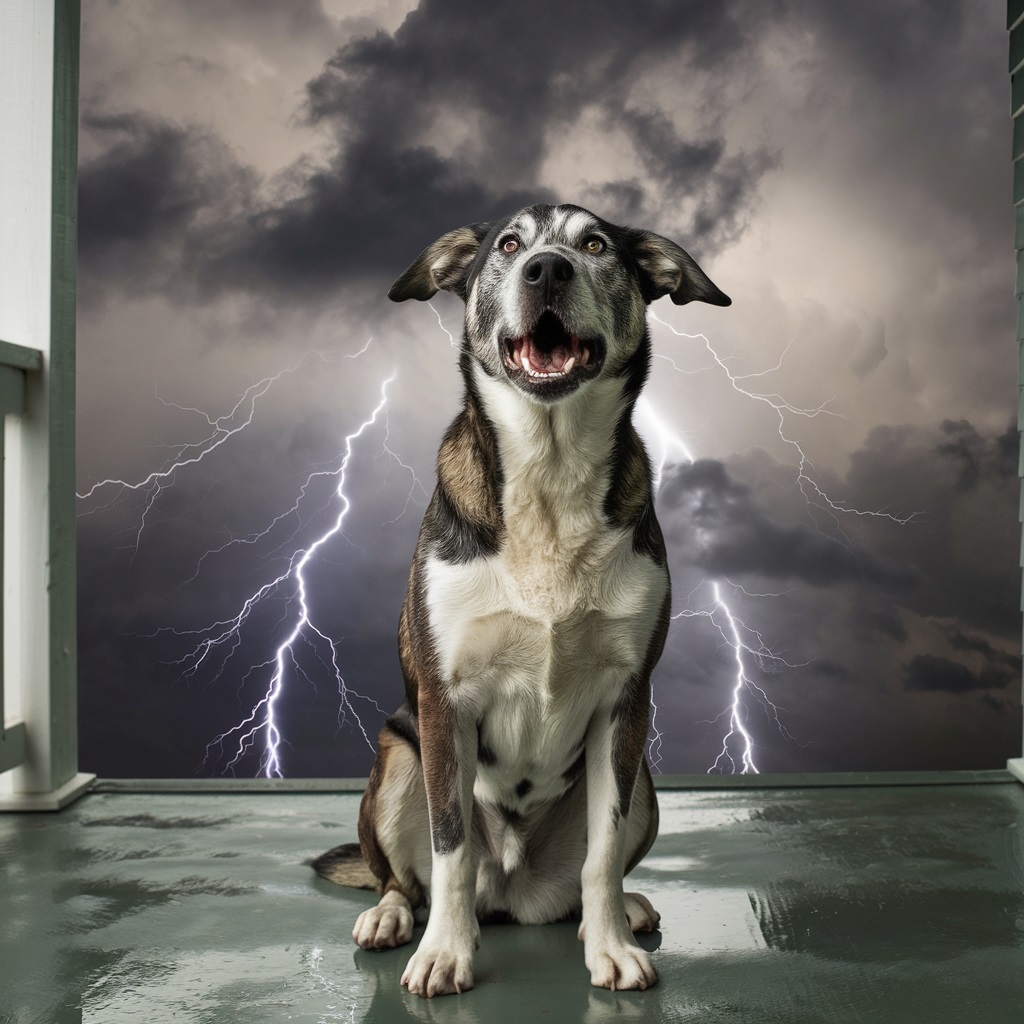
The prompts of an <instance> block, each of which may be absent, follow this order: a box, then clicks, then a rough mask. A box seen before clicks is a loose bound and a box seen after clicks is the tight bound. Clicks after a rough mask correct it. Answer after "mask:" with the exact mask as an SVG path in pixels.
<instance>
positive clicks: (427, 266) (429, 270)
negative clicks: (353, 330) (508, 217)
mask: <svg viewBox="0 0 1024 1024" xmlns="http://www.w3.org/2000/svg"><path fill="white" fill-rule="evenodd" d="M490 230H491V225H490V224H469V225H467V226H466V227H464V228H456V229H455V230H454V231H449V232H448V233H447V234H446V235H442V236H441V237H440V238H439V239H438V240H437V241H436V242H434V243H433V244H432V245H428V246H427V247H426V249H424V250H423V252H421V253H420V254H419V256H418V257H417V258H416V260H415V262H414V263H413V264H412V266H410V267H409V269H408V270H407V271H406V272H405V273H404V274H403V275H402V276H401V277H400V278H399V279H398V280H397V281H396V282H395V283H394V284H393V285H392V286H391V289H390V291H389V292H388V298H389V299H391V300H392V301H394V302H404V301H405V300H406V299H420V300H421V301H426V300H427V299H430V298H433V297H434V296H435V295H436V294H437V291H438V289H444V290H445V291H449V292H455V294H456V295H458V296H459V298H461V299H465V298H466V277H467V275H468V272H469V266H470V264H471V263H472V262H473V260H474V259H475V258H476V254H477V252H478V251H479V249H480V243H481V242H482V241H483V240H484V239H485V238H486V237H487V233H488V231H490Z"/></svg>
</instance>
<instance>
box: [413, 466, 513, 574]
mask: <svg viewBox="0 0 1024 1024" xmlns="http://www.w3.org/2000/svg"><path fill="white" fill-rule="evenodd" d="M423 522H424V526H425V527H428V528H429V531H430V534H429V536H430V539H431V540H432V541H433V542H434V547H433V552H434V554H435V555H436V556H437V557H438V558H440V559H441V561H442V562H453V563H456V564H460V565H461V564H464V563H466V562H472V561H473V560H474V559H476V558H486V557H487V556H488V555H493V554H496V553H497V551H498V537H497V535H496V534H495V532H494V531H493V530H491V529H488V527H487V526H486V525H484V524H480V523H474V522H471V521H470V520H469V519H467V518H465V517H464V516H462V515H460V514H459V509H458V506H457V505H456V504H455V501H454V500H453V499H452V496H451V495H450V494H449V493H448V491H447V489H446V488H445V487H444V486H443V485H442V484H440V483H438V485H437V487H436V489H435V490H434V496H433V497H432V498H431V499H430V504H429V505H428V506H427V512H426V516H425V517H424V521H423Z"/></svg>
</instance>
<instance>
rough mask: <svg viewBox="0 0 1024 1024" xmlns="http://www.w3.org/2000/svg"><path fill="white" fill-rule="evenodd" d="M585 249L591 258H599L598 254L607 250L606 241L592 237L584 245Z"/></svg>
mask: <svg viewBox="0 0 1024 1024" xmlns="http://www.w3.org/2000/svg"><path fill="white" fill-rule="evenodd" d="M583 248H584V249H586V250H587V252H589V253H590V255H591V256H597V255H598V254H600V253H602V252H604V250H605V244H604V240H603V239H601V238H598V237H597V235H591V236H590V237H589V238H588V239H587V240H586V241H585V242H584V243H583Z"/></svg>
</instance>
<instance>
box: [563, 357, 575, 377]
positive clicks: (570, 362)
mask: <svg viewBox="0 0 1024 1024" xmlns="http://www.w3.org/2000/svg"><path fill="white" fill-rule="evenodd" d="M575 365H576V357H575V356H569V358H568V359H566V361H565V362H564V363H563V364H562V373H572V368H573V367H574V366H575Z"/></svg>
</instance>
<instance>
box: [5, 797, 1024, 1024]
mask: <svg viewBox="0 0 1024 1024" xmlns="http://www.w3.org/2000/svg"><path fill="white" fill-rule="evenodd" d="M660 803H661V807H662V828H661V835H660V837H659V839H658V842H657V845H656V846H655V847H654V850H653V852H652V854H651V855H650V856H649V857H648V858H647V860H646V861H645V862H644V863H643V864H642V865H641V866H640V867H639V868H638V869H637V871H636V872H634V875H633V887H635V888H636V889H637V890H639V891H642V892H644V893H646V894H647V895H648V896H650V897H651V899H652V901H653V902H654V904H655V906H656V907H657V908H658V910H660V911H661V914H662V928H663V930H662V932H661V933H660V934H656V935H655V936H653V937H652V938H651V939H650V940H649V941H648V942H647V943H646V944H647V946H648V948H650V949H652V950H653V951H654V952H653V958H654V962H655V965H656V966H657V969H658V971H659V973H660V975H661V981H660V983H659V984H658V985H657V986H656V987H655V988H653V989H651V990H650V991H648V992H644V993H636V994H629V993H623V994H614V993H610V992H604V991H598V990H595V989H592V988H591V987H590V985H589V982H588V976H587V974H586V972H585V970H584V967H583V950H582V946H581V945H580V944H579V943H578V942H577V941H576V937H575V928H574V926H572V925H549V926H545V927H532V928H527V927H521V926H516V925H495V926H489V927H486V928H484V930H483V936H482V942H481V948H480V951H479V953H478V959H477V969H476V977H477V987H476V989H474V990H473V991H472V992H468V993H465V994H463V995H461V996H446V997H442V998H438V999H434V1000H431V1001H427V1000H423V999H420V998H418V997H414V996H410V995H408V994H407V993H406V992H405V991H404V990H403V989H401V988H400V987H399V983H398V980H399V977H400V975H401V972H402V969H403V967H404V965H405V962H406V959H407V957H408V952H409V949H410V948H411V947H406V949H403V950H397V951H393V952H388V953H365V952H362V951H360V950H357V949H356V947H355V946H354V945H353V944H352V942H351V939H350V938H349V932H350V930H351V927H352V924H353V921H354V920H355V917H356V915H357V914H358V913H359V911H360V910H361V909H363V908H364V907H365V906H367V905H368V904H369V902H370V901H371V899H372V896H371V894H369V893H365V892H346V891H344V890H341V889H337V888H334V887H332V886H329V885H327V884H324V883H321V882H320V881H318V880H317V879H315V878H314V877H313V874H312V872H311V871H310V870H309V868H307V867H306V866H304V864H303V861H304V860H305V859H306V858H308V857H310V856H312V855H315V854H317V853H319V852H321V851H322V850H323V849H325V848H327V847H328V846H331V845H334V844H335V843H338V842H340V841H345V840H351V839H353V838H354V836H355V819H356V813H357V808H358V797H357V796H356V795H352V794H313V795H310V794H264V795H261V794H232V795H223V794H221V795H147V794H112V793H100V794H94V795H90V796H88V797H86V798H84V799H83V800H81V801H80V802H79V803H77V804H76V805H74V806H73V807H71V808H69V809H67V810H65V811H63V812H61V813H60V814H54V815H47V814H43V815H27V814H25V815H8V816H0V1021H2V1022H3V1024H8V1022H17V1024H28V1022H61V1024H62V1022H65V1021H88V1022H103V1024H106V1022H110V1024H122V1022H133V1021H139V1022H146V1024H162V1022H164V1021H174V1022H179V1024H193V1022H196V1024H199V1022H203V1024H215V1022H221V1021H224V1022H241V1021H245V1022H247V1024H250V1022H253V1024H258V1022H263V1021H275V1022H276V1021H317V1022H321V1021H325V1022H326V1021H387V1022H391V1021H402V1020H407V1019H414V1020H426V1021H458V1022H463V1024H485V1022H490V1021H495V1022H503V1024H512V1022H518V1021H531V1022H533V1021H552V1022H558V1024H564V1022H574V1021H587V1022H599V1021H609V1022H610V1021H630V1020H636V1021H644V1022H659V1021H694V1022H700V1024H717V1022H720V1021H721V1022H724V1021H729V1022H748V1021H749V1022H751V1024H754V1022H757V1024H773V1022H779V1024H804V1022H806V1024H824V1022H849V1024H873V1022H889V1021H892V1022H894V1024H916V1022H921V1024H945V1022H949V1024H974V1022H977V1024H1004V1022H1005V1024H1011V1022H1012V1024H1021V1021H1024V786H1022V785H1020V784H1019V783H1013V782H1008V783H995V782H993V783H987V784H976V785H934V786H900V787H888V786H885V787H879V786H867V787H858V788H812V789H791V790H752V789H748V790H706V791H672V792H662V793H661V794H660ZM418 935H419V931H418V932H417V938H418ZM414 941H416V940H415V939H414Z"/></svg>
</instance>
